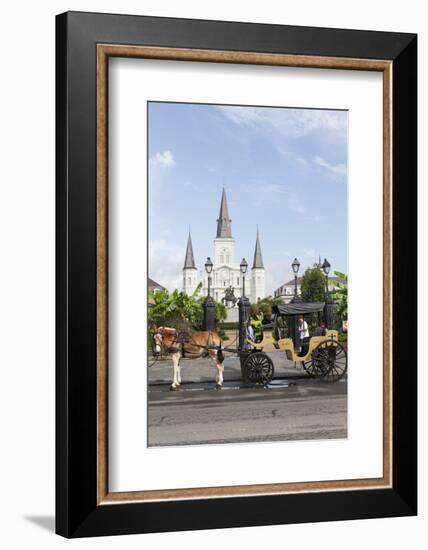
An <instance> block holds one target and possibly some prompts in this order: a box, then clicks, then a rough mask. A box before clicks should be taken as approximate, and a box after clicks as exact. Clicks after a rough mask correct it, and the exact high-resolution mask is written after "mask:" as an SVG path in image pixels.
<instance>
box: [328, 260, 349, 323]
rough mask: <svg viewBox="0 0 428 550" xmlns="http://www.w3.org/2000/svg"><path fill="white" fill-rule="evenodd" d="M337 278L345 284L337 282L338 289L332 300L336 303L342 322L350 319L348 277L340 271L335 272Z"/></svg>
mask: <svg viewBox="0 0 428 550" xmlns="http://www.w3.org/2000/svg"><path fill="white" fill-rule="evenodd" d="M334 274H335V275H336V277H339V279H341V281H343V282H337V283H336V285H337V288H336V290H335V291H334V293H333V295H332V298H333V300H334V301H335V302H336V312H337V314H338V316H339V317H340V319H341V320H342V321H346V320H347V319H348V276H347V275H346V274H345V273H341V272H340V271H335V272H334Z"/></svg>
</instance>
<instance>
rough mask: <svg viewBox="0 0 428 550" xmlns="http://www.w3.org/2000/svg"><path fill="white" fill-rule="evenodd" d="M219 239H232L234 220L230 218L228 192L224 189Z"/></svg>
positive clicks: (218, 228)
mask: <svg viewBox="0 0 428 550" xmlns="http://www.w3.org/2000/svg"><path fill="white" fill-rule="evenodd" d="M216 238H217V239H222V238H224V239H231V238H232V220H231V219H230V217H229V208H228V206H227V199H226V191H225V189H224V187H223V193H222V195H221V204H220V213H219V215H218V220H217V237H216Z"/></svg>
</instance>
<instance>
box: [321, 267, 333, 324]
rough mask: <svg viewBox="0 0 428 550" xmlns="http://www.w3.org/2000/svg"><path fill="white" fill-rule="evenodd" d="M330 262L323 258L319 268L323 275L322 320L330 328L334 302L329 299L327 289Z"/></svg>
mask: <svg viewBox="0 0 428 550" xmlns="http://www.w3.org/2000/svg"><path fill="white" fill-rule="evenodd" d="M330 267H331V265H330V263H329V261H328V260H327V258H324V263H323V264H322V266H321V268H322V270H323V272H324V275H325V305H324V322H325V324H326V325H327V328H331V327H332V325H333V318H334V302H333V300H332V299H331V296H330V291H329V289H328V274H329V273H330Z"/></svg>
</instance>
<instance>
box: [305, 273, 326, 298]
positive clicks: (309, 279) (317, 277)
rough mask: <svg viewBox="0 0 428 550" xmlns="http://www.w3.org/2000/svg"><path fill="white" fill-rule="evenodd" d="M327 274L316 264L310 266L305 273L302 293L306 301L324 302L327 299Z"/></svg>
mask: <svg viewBox="0 0 428 550" xmlns="http://www.w3.org/2000/svg"><path fill="white" fill-rule="evenodd" d="M325 283H326V281H325V276H324V274H323V272H322V271H321V269H320V268H319V267H318V266H317V265H315V266H314V267H308V268H307V269H306V271H305V273H304V274H303V277H302V284H301V286H300V293H301V296H302V300H303V301H304V302H322V301H324V299H325Z"/></svg>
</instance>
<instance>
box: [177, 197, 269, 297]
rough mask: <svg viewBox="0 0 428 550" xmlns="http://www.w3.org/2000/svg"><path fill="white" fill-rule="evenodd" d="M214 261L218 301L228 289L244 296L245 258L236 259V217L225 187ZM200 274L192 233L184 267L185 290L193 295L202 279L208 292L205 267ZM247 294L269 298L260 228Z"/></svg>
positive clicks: (213, 281) (214, 294)
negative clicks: (241, 265) (267, 296)
mask: <svg viewBox="0 0 428 550" xmlns="http://www.w3.org/2000/svg"><path fill="white" fill-rule="evenodd" d="M210 257H211V261H212V263H213V270H212V273H211V286H210V295H211V296H212V297H213V298H214V300H215V301H216V302H221V301H222V299H223V298H225V296H226V291H229V292H230V289H232V290H233V294H234V296H235V297H236V298H239V297H240V296H241V295H242V290H243V278H242V277H243V276H242V273H241V270H240V267H239V266H240V263H241V259H239V260H238V261H237V262H236V261H235V240H234V238H233V236H232V220H231V219H230V216H229V208H228V204H227V197H226V191H225V189H223V192H222V196H221V203H220V213H219V217H218V220H217V233H216V238H215V239H214V251H213V255H212V256H210ZM202 270H203V271H201V275H199V274H198V273H199V272H198V269H197V267H196V263H195V258H194V254H193V245H192V237H191V235H190V232H189V236H188V239H187V247H186V254H185V258H184V266H183V291H184V292H186V293H187V294H192V293H193V292H194V291H195V289H196V288H197V286H198V284H199V283H200V282H201V281H202V284H203V286H202V294H203V295H204V296H207V295H208V275H207V274H206V272H205V268H204V266H202ZM245 295H246V296H247V297H248V298H249V299H250V301H251V302H252V303H256V302H257V301H258V300H260V299H262V298H264V297H265V268H264V265H263V258H262V250H261V245H260V239H259V233H258V229H257V236H256V242H255V247H254V256H253V263H252V266H251V267H250V265H249V266H248V270H247V273H246V274H245Z"/></svg>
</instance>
